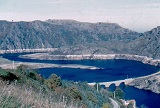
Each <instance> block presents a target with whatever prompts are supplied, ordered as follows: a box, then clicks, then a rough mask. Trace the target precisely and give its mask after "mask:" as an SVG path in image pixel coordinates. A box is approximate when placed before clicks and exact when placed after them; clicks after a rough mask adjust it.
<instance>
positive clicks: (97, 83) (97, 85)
mask: <svg viewBox="0 0 160 108" xmlns="http://www.w3.org/2000/svg"><path fill="white" fill-rule="evenodd" d="M98 91H99V90H98V83H97V92H98Z"/></svg>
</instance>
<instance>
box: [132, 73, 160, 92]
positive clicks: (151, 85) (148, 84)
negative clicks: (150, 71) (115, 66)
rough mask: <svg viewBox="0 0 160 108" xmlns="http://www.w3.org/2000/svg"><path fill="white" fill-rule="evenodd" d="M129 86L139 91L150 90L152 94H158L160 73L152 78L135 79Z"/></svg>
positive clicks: (159, 90)
mask: <svg viewBox="0 0 160 108" xmlns="http://www.w3.org/2000/svg"><path fill="white" fill-rule="evenodd" d="M129 85H130V86H134V87H136V88H139V89H145V90H151V91H152V92H155V93H158V94H159V93H160V73H158V74H156V75H154V76H149V77H144V78H138V79H135V80H134V81H133V82H132V83H130V84H129Z"/></svg>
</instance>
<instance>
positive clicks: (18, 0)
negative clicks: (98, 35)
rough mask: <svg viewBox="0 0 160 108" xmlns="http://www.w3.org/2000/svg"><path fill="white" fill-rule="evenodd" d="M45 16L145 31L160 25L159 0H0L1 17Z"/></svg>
mask: <svg viewBox="0 0 160 108" xmlns="http://www.w3.org/2000/svg"><path fill="white" fill-rule="evenodd" d="M47 19H69V20H77V21H81V22H92V23H96V22H109V23H118V24H119V25H120V26H122V27H124V28H129V29H131V30H133V31H137V32H145V31H149V30H151V29H153V28H155V27H157V26H160V0H0V20H7V21H12V20H13V21H33V20H42V21H45V20H47Z"/></svg>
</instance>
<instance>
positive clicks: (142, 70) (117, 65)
mask: <svg viewBox="0 0 160 108" xmlns="http://www.w3.org/2000/svg"><path fill="white" fill-rule="evenodd" d="M19 55H22V54H3V55H1V56H3V57H4V58H7V59H9V60H14V61H21V62H38V63H54V64H64V65H66V64H72V65H74V64H79V65H85V66H95V67H98V68H101V69H96V70H90V69H79V68H44V69H39V73H41V74H42V75H43V76H44V77H46V78H47V77H49V76H50V75H51V74H52V73H55V74H57V75H59V76H61V77H62V79H67V80H73V81H88V82H104V81H114V80H121V79H126V78H127V77H128V78H134V77H139V76H145V75H149V74H152V73H155V72H157V71H158V70H159V69H160V68H159V67H156V66H151V65H147V64H143V63H141V62H137V61H132V60H31V59H23V58H19V57H18V56H19ZM122 89H123V90H124V92H125V94H126V95H125V99H135V100H136V102H137V106H140V105H142V104H145V105H146V106H147V107H149V108H159V106H160V95H159V94H155V93H153V92H150V91H145V90H139V89H136V88H134V87H130V86H125V87H123V88H122Z"/></svg>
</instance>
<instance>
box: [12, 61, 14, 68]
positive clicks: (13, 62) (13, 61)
mask: <svg viewBox="0 0 160 108" xmlns="http://www.w3.org/2000/svg"><path fill="white" fill-rule="evenodd" d="M12 65H13V69H14V60H13V63H12Z"/></svg>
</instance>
